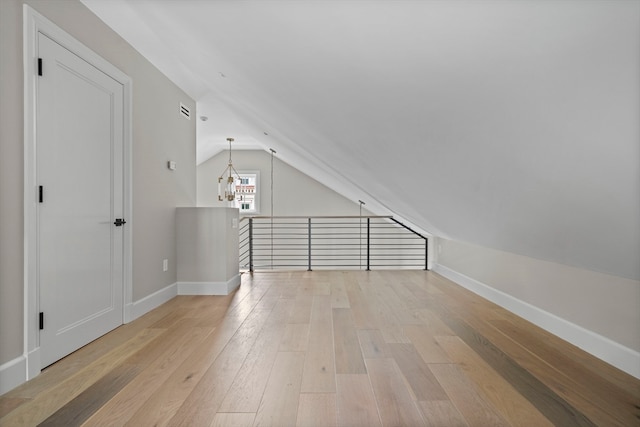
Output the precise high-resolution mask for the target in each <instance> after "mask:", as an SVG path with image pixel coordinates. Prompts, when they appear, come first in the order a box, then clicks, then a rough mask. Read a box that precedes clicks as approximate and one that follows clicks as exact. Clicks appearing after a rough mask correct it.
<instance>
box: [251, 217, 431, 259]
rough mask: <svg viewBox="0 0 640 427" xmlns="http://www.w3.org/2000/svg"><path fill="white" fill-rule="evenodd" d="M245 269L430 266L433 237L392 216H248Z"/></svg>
mask: <svg viewBox="0 0 640 427" xmlns="http://www.w3.org/2000/svg"><path fill="white" fill-rule="evenodd" d="M239 233H240V253H239V255H240V269H241V270H248V271H254V270H256V269H307V270H308V271H311V270H313V269H366V270H371V269H372V268H398V269H407V268H412V269H415V268H420V269H424V270H427V269H428V258H429V240H428V238H427V237H425V236H423V235H422V234H420V233H418V232H416V231H415V230H413V229H411V228H410V227H408V226H406V225H404V224H402V223H401V222H399V221H397V220H396V219H395V218H393V217H392V216H273V217H270V216H248V217H243V218H242V219H241V220H240V227H239Z"/></svg>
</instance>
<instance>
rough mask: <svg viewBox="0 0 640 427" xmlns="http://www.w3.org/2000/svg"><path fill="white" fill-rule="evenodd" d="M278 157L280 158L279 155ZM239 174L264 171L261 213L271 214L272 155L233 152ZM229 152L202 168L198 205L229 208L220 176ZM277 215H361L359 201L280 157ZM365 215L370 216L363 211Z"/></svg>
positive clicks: (276, 161) (276, 168)
mask: <svg viewBox="0 0 640 427" xmlns="http://www.w3.org/2000/svg"><path fill="white" fill-rule="evenodd" d="M276 156H277V155H276ZM231 157H232V161H233V165H234V167H235V168H236V169H237V170H238V171H243V170H259V171H260V189H259V192H260V213H259V214H257V215H265V216H269V215H271V154H270V153H268V152H266V151H261V150H233V151H232V153H231ZM228 160H229V151H223V152H221V153H219V154H217V155H216V156H214V157H212V158H211V159H209V160H207V161H206V162H204V163H202V164H200V165H199V166H198V168H197V169H198V170H197V175H198V206H226V203H224V202H218V200H217V198H218V177H219V176H220V174H221V173H222V172H223V171H224V169H225V168H226V167H227V163H228ZM273 171H274V172H273V176H274V178H273V181H274V190H273V205H274V209H273V215H275V216H278V215H359V213H360V210H359V205H358V201H357V200H355V201H352V200H348V199H346V198H344V197H343V196H341V195H340V194H338V193H336V192H335V191H333V190H331V189H330V188H328V187H326V186H324V185H322V184H320V183H319V182H318V181H316V180H314V179H313V178H310V177H309V176H307V175H305V174H304V173H302V172H300V171H299V170H297V169H295V168H293V167H291V166H289V165H288V164H286V163H284V162H282V161H281V160H279V159H278V158H277V157H275V158H274V162H273ZM362 214H363V215H370V213H369V212H368V211H366V210H363V212H362Z"/></svg>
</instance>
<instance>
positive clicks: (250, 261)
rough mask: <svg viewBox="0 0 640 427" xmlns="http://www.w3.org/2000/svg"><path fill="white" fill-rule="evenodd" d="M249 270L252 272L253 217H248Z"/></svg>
mask: <svg viewBox="0 0 640 427" xmlns="http://www.w3.org/2000/svg"><path fill="white" fill-rule="evenodd" d="M249 271H250V272H252V273H253V218H249Z"/></svg>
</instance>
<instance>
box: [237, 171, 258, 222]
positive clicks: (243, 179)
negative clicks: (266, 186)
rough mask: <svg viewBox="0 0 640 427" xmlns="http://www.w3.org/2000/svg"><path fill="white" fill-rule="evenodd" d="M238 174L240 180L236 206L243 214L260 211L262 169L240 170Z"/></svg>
mask: <svg viewBox="0 0 640 427" xmlns="http://www.w3.org/2000/svg"><path fill="white" fill-rule="evenodd" d="M238 175H240V181H236V182H238V184H236V188H235V190H236V200H235V203H234V205H235V207H237V208H238V209H240V214H241V215H242V214H257V213H259V212H260V204H259V201H260V199H259V188H258V187H259V185H260V171H238Z"/></svg>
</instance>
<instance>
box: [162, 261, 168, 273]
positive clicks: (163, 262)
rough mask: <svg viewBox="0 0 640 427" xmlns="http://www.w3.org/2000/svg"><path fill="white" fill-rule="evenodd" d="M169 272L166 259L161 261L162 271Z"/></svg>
mask: <svg viewBox="0 0 640 427" xmlns="http://www.w3.org/2000/svg"><path fill="white" fill-rule="evenodd" d="M167 270H169V260H168V259H163V260H162V271H167Z"/></svg>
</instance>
